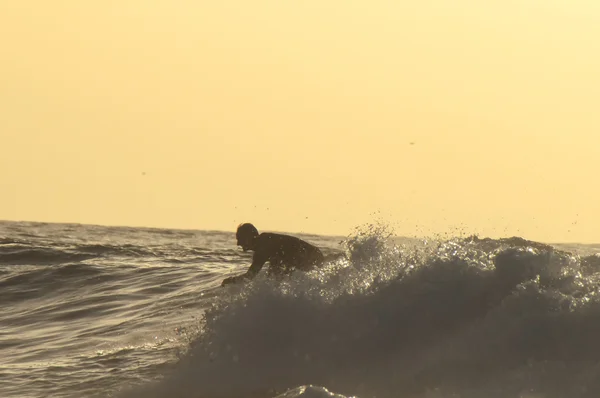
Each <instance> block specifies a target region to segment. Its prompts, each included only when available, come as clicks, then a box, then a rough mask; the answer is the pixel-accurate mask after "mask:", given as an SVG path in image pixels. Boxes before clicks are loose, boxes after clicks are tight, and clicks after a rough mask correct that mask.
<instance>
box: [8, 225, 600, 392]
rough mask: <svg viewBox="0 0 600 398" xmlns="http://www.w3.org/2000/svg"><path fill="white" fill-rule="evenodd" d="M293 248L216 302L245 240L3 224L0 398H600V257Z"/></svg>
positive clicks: (450, 243) (489, 247)
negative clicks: (290, 257)
mask: <svg viewBox="0 0 600 398" xmlns="http://www.w3.org/2000/svg"><path fill="white" fill-rule="evenodd" d="M292 235H295V236H298V237H300V238H302V239H304V240H306V241H308V242H310V243H312V244H314V245H316V246H319V247H320V248H322V250H323V251H324V253H325V254H326V255H327V256H328V257H329V258H331V259H332V260H331V261H329V262H328V263H327V264H326V266H325V267H323V268H322V269H319V270H316V271H312V272H309V273H302V272H295V273H293V274H292V275H291V276H290V277H289V278H286V279H283V280H273V279H270V278H268V277H267V276H266V275H265V274H266V272H261V273H260V274H259V276H258V277H256V278H255V279H254V280H252V281H251V282H249V283H247V284H245V285H231V286H227V287H221V281H222V280H223V278H225V277H227V276H231V275H235V274H239V273H242V272H244V271H245V270H246V269H247V267H248V266H249V264H250V261H251V253H244V252H242V251H241V250H240V249H239V248H237V247H236V246H235V236H234V233H233V232H220V231H193V230H167V229H150V228H125V227H103V226H90V225H78V224H43V223H25V222H20V223H18V222H0V304H1V310H0V397H19V398H28V397H32V398H41V397H44V398H45V397H59V398H63V397H69V398H70V397H118V398H142V397H150V398H167V397H177V398H225V397H228V398H229V397H250V398H273V397H278V398H294V397H311V398H314V397H338V398H344V397H360V398H369V397H378V398H382V397H400V398H450V397H452V398H455V397H461V398H462V397H468V398H471V397H473V398H475V397H477V398H479V397H482V398H488V397H498V398H513V397H514V398H555V397H556V398H558V397H561V398H562V397H565V398H566V397H598V396H600V344H599V336H600V299H599V297H598V292H599V289H600V245H581V244H569V245H566V244H552V245H547V244H543V243H540V242H533V241H529V240H526V239H524V238H520V237H506V238H503V239H488V238H485V237H477V236H461V235H458V236H455V237H444V238H440V237H437V238H436V237H433V238H427V239H424V238H421V239H409V238H397V237H394V236H393V235H392V234H391V231H390V230H389V228H387V227H386V226H385V225H383V224H380V223H377V224H373V225H366V226H362V227H359V228H357V229H356V230H355V231H352V232H351V233H349V235H348V236H346V237H329V236H317V235H306V234H292Z"/></svg>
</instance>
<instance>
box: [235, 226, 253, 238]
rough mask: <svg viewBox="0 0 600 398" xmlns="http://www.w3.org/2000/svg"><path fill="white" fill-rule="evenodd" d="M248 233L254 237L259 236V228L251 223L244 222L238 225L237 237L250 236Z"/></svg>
mask: <svg viewBox="0 0 600 398" xmlns="http://www.w3.org/2000/svg"><path fill="white" fill-rule="evenodd" d="M248 235H250V236H251V237H253V238H254V237H256V236H258V229H256V227H255V226H254V225H252V224H250V223H244V224H240V225H238V228H237V232H236V233H235V237H236V238H237V239H239V238H240V237H241V236H248Z"/></svg>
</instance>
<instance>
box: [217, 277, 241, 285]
mask: <svg viewBox="0 0 600 398" xmlns="http://www.w3.org/2000/svg"><path fill="white" fill-rule="evenodd" d="M239 280H240V277H239V276H230V277H229V278H225V279H223V282H222V283H221V286H225V285H230V284H232V283H237V282H239Z"/></svg>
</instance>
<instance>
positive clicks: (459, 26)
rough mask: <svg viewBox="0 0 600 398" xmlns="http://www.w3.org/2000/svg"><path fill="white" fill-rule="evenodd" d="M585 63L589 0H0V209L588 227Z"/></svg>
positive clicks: (570, 235)
mask: <svg viewBox="0 0 600 398" xmlns="http://www.w3.org/2000/svg"><path fill="white" fill-rule="evenodd" d="M599 71H600V2H598V1H597V0H535V1H534V0H518V1H517V0H503V1H482V0H443V1H442V0H428V1H415V0H410V1H405V0H302V1H281V0H268V1H264V0H256V1H248V0H218V1H217V0H200V1H192V0H179V1H173V0H169V1H167V0H164V1H158V0H156V1H153V0H119V1H95V2H91V1H80V0H73V1H66V0H56V1H40V0H38V1H27V0H3V1H2V2H0V139H1V140H0V151H1V155H2V156H1V157H0V183H1V186H2V190H1V195H0V219H8V220H32V221H57V222H81V223H98V224H108V225H134V226H157V227H174V228H197V229H222V230H234V229H235V227H236V226H237V224H238V223H240V222H243V221H251V222H254V223H255V224H256V226H257V227H258V229H259V230H264V229H268V230H282V231H291V232H300V231H303V232H314V233H326V234H344V235H345V234H347V233H350V232H351V231H352V228H353V227H355V226H357V225H360V224H363V223H365V222H369V221H373V220H375V219H382V220H385V221H387V222H389V223H390V224H391V225H392V226H393V227H394V228H395V230H396V232H397V233H398V234H401V235H415V234H417V235H423V234H430V233H438V232H440V233H443V232H448V231H450V232H453V231H454V232H456V231H462V232H465V233H472V232H476V233H479V234H481V235H485V236H507V235H520V236H523V237H526V238H530V239H537V240H544V241H553V242H555V241H579V242H598V241H600V232H599V231H600V182H599V176H600V72H599ZM411 143H412V144H411Z"/></svg>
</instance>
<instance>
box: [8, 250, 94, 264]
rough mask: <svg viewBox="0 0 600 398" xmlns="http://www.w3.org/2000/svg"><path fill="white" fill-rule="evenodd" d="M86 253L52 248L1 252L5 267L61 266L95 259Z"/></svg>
mask: <svg viewBox="0 0 600 398" xmlns="http://www.w3.org/2000/svg"><path fill="white" fill-rule="evenodd" d="M93 257H94V256H93V255H89V254H86V253H77V252H70V251H65V250H60V249H52V248H17V249H13V250H10V251H9V250H5V251H2V252H0V264H3V265H24V264H26V265H38V264H61V263H70V262H76V261H83V260H87V259H90V258H93Z"/></svg>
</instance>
